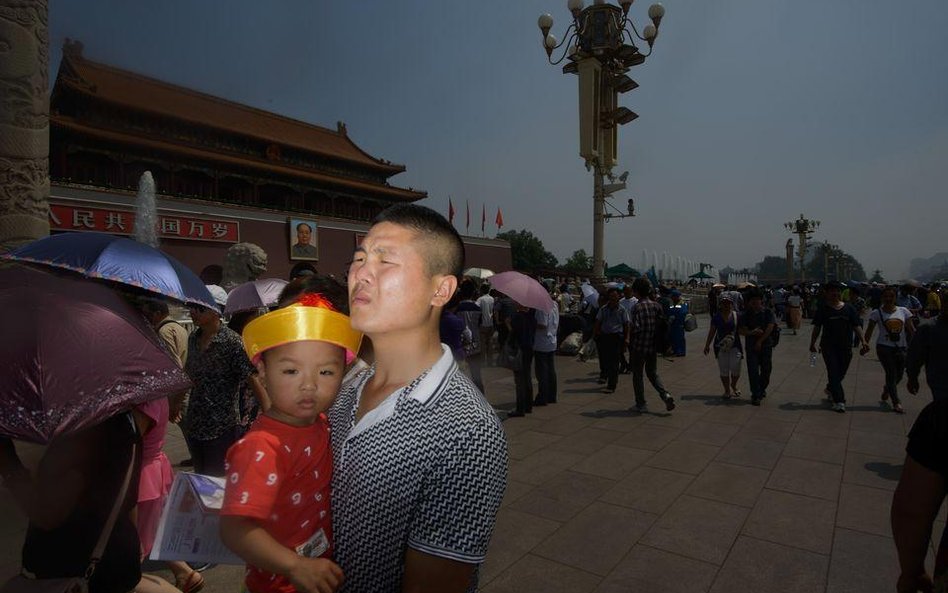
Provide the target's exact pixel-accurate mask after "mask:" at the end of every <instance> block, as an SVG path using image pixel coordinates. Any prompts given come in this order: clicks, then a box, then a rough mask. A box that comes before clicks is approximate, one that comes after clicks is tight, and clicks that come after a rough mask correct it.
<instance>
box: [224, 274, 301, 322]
mask: <svg viewBox="0 0 948 593" xmlns="http://www.w3.org/2000/svg"><path fill="white" fill-rule="evenodd" d="M287 284H289V283H288V282H287V281H286V280H280V279H279V278H260V279H258V280H251V281H250V282H244V283H243V284H241V285H240V286H238V287H236V288H234V289H233V290H232V291H230V293H229V294H228V295H227V305H226V306H225V307H224V313H225V314H226V315H230V314H231V313H237V312H238V311H250V310H252V309H259V308H261V307H270V306H273V305H275V304H277V300H278V299H279V298H280V293H281V292H283V287H284V286H286V285H287Z"/></svg>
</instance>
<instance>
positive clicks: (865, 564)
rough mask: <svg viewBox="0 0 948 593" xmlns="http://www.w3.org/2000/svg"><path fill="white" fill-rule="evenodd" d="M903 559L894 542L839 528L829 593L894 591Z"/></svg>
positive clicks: (834, 547)
mask: <svg viewBox="0 0 948 593" xmlns="http://www.w3.org/2000/svg"><path fill="white" fill-rule="evenodd" d="M898 578H899V559H898V556H897V554H896V551H895V544H894V543H892V539H891V538H888V537H882V536H878V535H871V534H868V533H861V532H858V531H850V530H848V529H837V530H836V537H835V538H834V540H833V555H832V559H831V560H830V569H829V581H828V582H827V585H826V593H857V592H859V593H861V592H864V591H894V590H895V583H896V581H897V580H898Z"/></svg>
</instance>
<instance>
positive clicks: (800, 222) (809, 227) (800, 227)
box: [783, 214, 820, 284]
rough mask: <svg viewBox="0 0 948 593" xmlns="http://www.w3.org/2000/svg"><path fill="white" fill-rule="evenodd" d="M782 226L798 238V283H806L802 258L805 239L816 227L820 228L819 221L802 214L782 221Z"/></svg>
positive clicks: (804, 252)
mask: <svg viewBox="0 0 948 593" xmlns="http://www.w3.org/2000/svg"><path fill="white" fill-rule="evenodd" d="M783 226H784V228H786V229H787V230H788V231H790V232H791V233H792V234H794V235H796V236H797V239H798V240H799V247H798V255H799V257H800V283H801V284H804V283H806V269H805V267H804V266H805V262H804V258H806V250H807V240H808V239H809V238H810V237H812V236H813V233H814V232H815V231H816V229H818V228H820V221H818V220H810V219H809V218H805V217H804V216H803V215H802V214H801V215H800V218H798V219H797V220H795V221H793V222H785V223H783Z"/></svg>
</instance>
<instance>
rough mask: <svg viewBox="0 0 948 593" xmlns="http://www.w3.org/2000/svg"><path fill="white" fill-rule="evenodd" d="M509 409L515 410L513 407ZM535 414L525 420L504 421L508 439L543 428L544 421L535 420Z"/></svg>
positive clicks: (511, 419) (509, 419)
mask: <svg viewBox="0 0 948 593" xmlns="http://www.w3.org/2000/svg"><path fill="white" fill-rule="evenodd" d="M509 409H511V410H512V409H513V406H510V407H509ZM532 416H533V414H529V415H527V416H525V417H523V418H508V419H507V420H504V432H505V433H507V438H508V439H509V438H510V437H512V436H514V435H517V434H520V433H521V432H526V431H528V430H536V429H537V428H539V427H540V426H543V420H541V419H539V418H533V417H532Z"/></svg>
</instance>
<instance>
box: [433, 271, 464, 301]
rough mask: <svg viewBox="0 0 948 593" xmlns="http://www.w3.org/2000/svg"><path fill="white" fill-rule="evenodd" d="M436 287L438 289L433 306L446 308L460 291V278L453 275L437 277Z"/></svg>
mask: <svg viewBox="0 0 948 593" xmlns="http://www.w3.org/2000/svg"><path fill="white" fill-rule="evenodd" d="M435 285H436V286H437V287H438V288H437V290H435V293H434V296H433V297H431V304H432V306H434V307H444V306H445V305H446V304H447V303H448V301H450V300H451V297H453V296H454V293H455V291H457V289H458V278H457V276H454V275H451V274H448V275H446V276H436V277H435Z"/></svg>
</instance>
